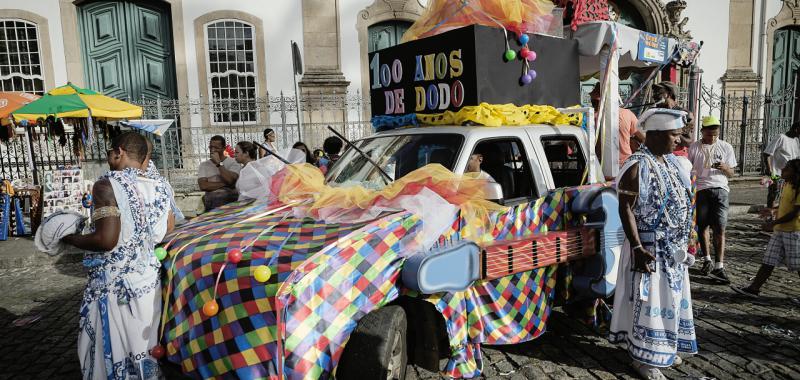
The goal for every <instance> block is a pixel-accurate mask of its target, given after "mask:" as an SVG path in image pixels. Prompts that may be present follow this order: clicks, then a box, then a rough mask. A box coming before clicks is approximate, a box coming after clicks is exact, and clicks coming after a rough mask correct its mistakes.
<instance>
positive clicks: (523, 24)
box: [402, 0, 561, 42]
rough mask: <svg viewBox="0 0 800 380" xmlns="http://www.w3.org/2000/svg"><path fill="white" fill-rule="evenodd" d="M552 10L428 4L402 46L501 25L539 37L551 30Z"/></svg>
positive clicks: (518, 2)
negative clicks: (451, 32)
mask: <svg viewBox="0 0 800 380" xmlns="http://www.w3.org/2000/svg"><path fill="white" fill-rule="evenodd" d="M553 7H554V4H553V2H552V1H549V0H462V1H453V0H431V1H429V2H428V8H427V9H426V10H425V12H424V13H423V14H422V16H420V18H419V19H417V21H416V22H415V23H414V24H413V25H411V27H410V28H409V29H408V30H407V31H406V32H405V34H404V35H403V39H402V42H408V41H413V40H416V39H420V38H425V37H430V36H434V35H437V34H439V33H444V32H446V31H448V30H453V29H456V28H460V27H463V26H467V25H472V24H477V25H485V26H490V27H495V28H498V27H500V25H502V26H503V27H505V28H506V29H508V30H511V31H512V32H515V33H518V34H519V33H541V32H545V31H547V30H549V29H550V23H551V22H553V16H552V15H551V12H552V10H553ZM557 21H559V22H560V21H561V20H557ZM498 23H499V24H500V25H498Z"/></svg>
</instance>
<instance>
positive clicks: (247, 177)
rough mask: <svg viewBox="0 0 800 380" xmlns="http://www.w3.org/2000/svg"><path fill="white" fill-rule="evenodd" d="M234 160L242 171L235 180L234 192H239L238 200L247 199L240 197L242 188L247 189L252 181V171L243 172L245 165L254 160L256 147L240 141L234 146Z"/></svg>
mask: <svg viewBox="0 0 800 380" xmlns="http://www.w3.org/2000/svg"><path fill="white" fill-rule="evenodd" d="M235 152H236V153H235V154H234V158H235V159H236V162H238V163H239V164H241V165H242V171H241V172H239V179H238V180H236V191H238V192H239V200H240V201H241V200H244V199H249V198H247V197H245V196H243V195H242V187H243V186H244V187H247V186H248V185H246V184H249V183H250V182H252V181H253V178H251V177H252V174H253V173H254V171H252V170H245V168H247V164H249V163H251V162H253V161H255V160H256V145H255V144H253V143H251V142H249V141H240V142H239V143H237V144H236V150H235Z"/></svg>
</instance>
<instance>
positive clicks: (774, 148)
mask: <svg viewBox="0 0 800 380" xmlns="http://www.w3.org/2000/svg"><path fill="white" fill-rule="evenodd" d="M764 154H765V155H766V156H767V169H769V174H770V177H771V178H772V181H773V182H772V184H771V185H770V186H769V190H768V193H767V207H768V208H775V207H777V205H776V204H775V203H776V201H777V200H778V197H779V194H780V190H781V186H782V185H783V179H781V171H782V170H783V168H784V167H785V166H786V163H787V162H789V161H790V160H793V159H795V158H800V122H794V123H793V124H792V126H791V128H789V130H788V131H786V133H781V134H780V135H778V136H775V138H773V139H772V141H770V142H769V144H767V147H766V148H765V149H764Z"/></svg>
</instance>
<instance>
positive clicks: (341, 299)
mask: <svg viewBox="0 0 800 380" xmlns="http://www.w3.org/2000/svg"><path fill="white" fill-rule="evenodd" d="M579 191H580V189H577V190H576V189H572V190H556V191H553V192H551V193H549V194H548V195H546V196H545V197H542V198H541V199H538V200H536V201H533V202H531V203H528V204H523V205H519V206H516V207H512V208H510V209H509V211H508V212H506V213H502V214H499V215H497V214H496V215H493V216H492V217H491V220H493V221H495V223H494V227H493V228H492V229H491V230H490V231H486V232H485V233H484V236H483V237H482V239H483V240H484V241H492V240H501V239H515V238H522V237H527V236H530V235H533V234H534V233H540V232H544V231H545V230H549V231H555V230H559V229H562V228H564V226H565V225H567V224H574V223H576V222H577V220H575V219H574V218H572V216H571V215H570V214H569V213H566V212H565V210H566V209H567V207H566V206H567V204H568V202H569V201H570V200H571V199H572V198H573V197H574V196H575V195H576V194H577V193H578V192H579ZM288 212H289V211H288V210H284V211H281V212H276V213H273V214H269V210H268V209H267V208H266V207H265V206H241V205H234V206H228V207H225V208H223V209H221V210H218V211H214V212H212V213H209V214H207V215H205V216H203V217H202V218H199V219H198V220H196V221H195V222H193V223H192V224H191V225H189V226H187V227H184V228H182V229H181V232H180V233H179V234H182V235H178V236H173V237H171V239H173V240H174V241H172V242H171V243H170V244H169V251H170V257H173V256H174V262H173V261H170V260H172V259H170V260H167V261H166V265H165V267H166V268H167V273H168V275H167V281H165V286H168V285H167V284H169V286H170V287H171V290H170V291H169V292H168V294H167V295H166V296H167V297H168V300H167V301H168V305H169V307H168V308H167V309H166V310H165V318H164V323H165V328H166V333H165V336H164V341H165V342H166V345H167V351H168V354H169V360H171V361H173V362H176V363H180V364H181V365H182V367H183V369H184V371H185V372H187V373H188V374H190V375H192V376H195V377H203V378H223V377H230V376H237V377H240V378H263V377H271V378H277V373H278V370H277V367H278V366H279V365H281V364H280V360H278V359H277V358H278V355H277V354H278V347H277V339H278V331H277V325H278V324H277V319H276V311H277V309H276V302H277V301H278V300H279V301H280V302H279V305H280V307H281V314H280V315H281V316H282V320H283V322H284V323H282V325H285V332H281V333H280V334H281V335H280V336H281V337H282V338H283V339H282V340H281V341H282V342H283V353H282V355H281V357H282V358H284V361H283V363H282V364H283V369H284V372H285V376H286V377H287V378H329V377H331V376H332V375H333V374H334V373H335V368H336V365H337V363H338V360H339V358H340V357H341V355H342V352H343V350H344V347H345V342H346V341H347V339H348V337H349V334H350V333H351V332H352V331H353V330H354V329H355V327H356V324H357V321H358V320H359V319H360V318H361V317H363V316H364V315H366V314H367V313H369V312H370V311H373V310H375V309H378V308H380V307H381V306H383V305H385V304H387V303H389V302H391V301H392V300H394V299H395V298H397V297H398V295H399V294H400V292H401V291H402V289H399V288H398V286H399V284H398V278H399V275H400V269H401V267H402V263H403V260H404V258H405V257H406V255H410V254H412V253H413V252H414V251H415V250H417V249H419V246H418V245H419V242H418V241H417V240H416V235H417V232H418V231H419V229H420V228H421V222H420V221H419V219H418V218H417V217H415V216H413V215H411V214H409V213H398V214H393V215H389V216H386V217H383V218H381V219H378V220H376V221H372V222H369V223H360V224H352V225H326V224H324V223H318V222H315V221H313V220H297V219H294V218H291V217H287V216H286V213H288ZM263 214H266V215H265V216H263V217H260V218H255V219H254V220H248V221H247V222H241V221H242V220H245V219H246V218H251V217H253V216H254V215H263ZM237 221H238V222H239V223H238V224H234V223H235V222H237ZM466 225H467V223H466V221H465V220H464V219H463V218H462V217H459V216H454V222H453V225H452V228H451V229H450V231H448V232H447V233H445V234H444V235H443V236H442V238H441V239H440V243H441V244H446V243H447V242H452V241H457V240H460V239H461V234H462V232H463V230H464V228H465V226H466ZM265 231H266V232H265ZM251 241H253V242H254V244H253V245H252V248H250V249H245V250H244V257H243V259H242V261H241V262H240V263H239V264H238V265H236V266H231V265H229V266H228V267H226V268H225V270H224V271H223V277H222V281H221V282H220V286H219V289H218V295H217V301H218V302H219V303H220V311H219V314H217V315H216V316H214V317H210V318H209V317H206V316H205V315H203V314H202V313H201V311H200V310H201V309H202V306H203V304H204V303H205V302H206V301H208V300H210V299H211V297H212V291H213V287H214V281H215V279H216V274H217V273H218V271H219V270H220V268H221V267H222V263H223V262H224V261H225V253H226V251H227V250H229V249H232V248H239V247H241V246H244V247H246V246H248V244H249V243H250V242H251ZM276 253H277V254H276ZM262 264H263V265H269V266H270V268H271V269H272V271H273V273H276V275H273V276H272V277H271V278H270V280H269V281H268V282H267V284H266V286H265V285H264V284H260V283H257V282H256V281H255V280H254V279H253V278H252V274H251V272H252V268H255V267H256V266H258V265H262ZM555 282H556V267H555V266H551V267H546V268H539V269H537V270H534V271H531V272H525V273H518V274H515V275H512V276H508V277H504V278H500V279H496V280H492V281H485V282H479V283H476V284H475V285H474V286H473V287H471V288H469V289H467V290H465V291H463V292H457V293H442V294H436V295H427V296H421V297H424V298H425V299H426V300H428V301H429V302H431V303H433V304H434V305H435V306H436V308H437V309H438V310H439V311H440V312H441V313H442V315H443V316H444V318H445V320H446V326H447V332H448V334H449V337H450V345H451V352H452V355H451V358H450V360H449V362H448V364H447V368H446V370H445V373H446V374H447V375H449V376H452V377H474V376H478V375H479V374H480V371H481V369H482V364H481V354H480V345H481V344H510V343H518V342H523V341H527V340H530V339H534V338H536V337H537V336H539V335H540V334H541V333H542V332H543V331H544V328H545V323H546V321H547V318H548V316H549V313H550V308H551V304H552V299H553V294H554V288H555ZM279 288H280V290H279ZM278 293H280V295H279V296H278V297H276V294H278Z"/></svg>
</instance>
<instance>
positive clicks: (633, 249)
mask: <svg viewBox="0 0 800 380" xmlns="http://www.w3.org/2000/svg"><path fill="white" fill-rule="evenodd" d="M639 248H643V247H642V245H641V244H639V245H637V246H635V247H631V252H633V251H635V250H637V249H639Z"/></svg>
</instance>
